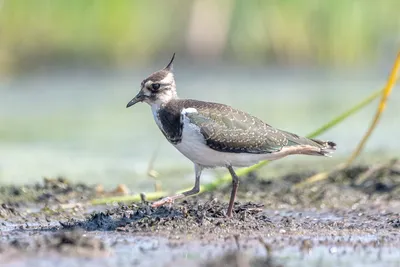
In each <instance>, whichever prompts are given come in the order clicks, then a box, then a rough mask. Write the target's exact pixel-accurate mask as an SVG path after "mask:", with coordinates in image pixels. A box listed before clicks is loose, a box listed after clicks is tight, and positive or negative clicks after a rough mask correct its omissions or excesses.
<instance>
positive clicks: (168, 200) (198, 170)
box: [151, 164, 203, 208]
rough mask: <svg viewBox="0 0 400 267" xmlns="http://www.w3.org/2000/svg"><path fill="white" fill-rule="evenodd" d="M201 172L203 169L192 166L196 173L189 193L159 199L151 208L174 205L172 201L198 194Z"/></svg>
mask: <svg viewBox="0 0 400 267" xmlns="http://www.w3.org/2000/svg"><path fill="white" fill-rule="evenodd" d="M202 170H203V167H201V166H199V165H197V164H195V165H194V171H195V173H196V181H195V183H194V187H193V188H192V189H190V190H189V191H185V192H183V193H180V194H176V195H173V196H170V197H164V198H163V199H160V200H158V201H156V202H154V203H153V204H152V205H151V206H152V207H153V208H156V207H160V206H162V205H164V204H165V203H174V201H175V200H177V199H180V198H184V197H188V196H192V195H195V194H197V193H199V192H200V176H201V172H202Z"/></svg>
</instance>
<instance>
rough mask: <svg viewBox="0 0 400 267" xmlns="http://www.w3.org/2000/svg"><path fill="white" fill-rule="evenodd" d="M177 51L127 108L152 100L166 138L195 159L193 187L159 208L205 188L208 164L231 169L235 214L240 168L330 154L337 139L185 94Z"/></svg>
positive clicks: (165, 200) (230, 210) (161, 202)
mask: <svg viewBox="0 0 400 267" xmlns="http://www.w3.org/2000/svg"><path fill="white" fill-rule="evenodd" d="M174 59H175V53H174V54H173V56H172V58H171V60H170V61H169V63H168V65H167V66H166V67H164V68H163V69H161V70H159V71H156V72H154V73H152V74H151V75H150V76H148V77H147V78H146V79H144V80H143V81H142V82H141V85H140V90H139V92H138V93H137V95H136V96H135V97H134V98H133V99H132V100H131V101H129V103H128V104H127V106H126V107H127V108H129V107H131V106H133V105H135V104H136V103H139V102H144V103H147V104H149V105H150V107H151V111H152V114H153V117H154V120H155V122H156V124H157V126H158V128H159V129H160V130H161V132H162V134H163V135H164V136H165V138H166V139H167V140H168V141H169V142H170V143H171V144H172V145H173V146H174V147H175V148H176V149H177V150H178V151H180V152H181V153H182V154H183V155H184V156H186V157H187V158H188V159H189V160H191V161H192V162H193V164H194V172H195V183H194V186H193V188H192V189H190V190H188V191H185V192H183V193H179V194H175V195H172V196H168V197H164V198H162V199H160V200H158V201H156V202H153V203H152V207H154V208H157V207H160V206H162V205H164V204H166V203H173V202H174V201H175V200H177V199H181V198H184V197H188V196H192V195H195V194H198V193H199V192H200V177H201V173H202V171H203V170H204V169H206V168H216V167H223V168H227V170H228V171H229V173H230V175H231V177H232V189H231V196H230V200H229V205H228V209H227V211H226V216H227V217H228V218H230V217H232V216H233V208H234V202H235V198H236V193H237V190H238V186H239V178H238V176H237V175H236V172H235V170H234V167H248V166H252V165H254V164H257V163H258V162H260V161H264V160H277V159H280V158H283V157H286V156H288V155H295V154H303V155H316V156H330V154H331V153H332V152H334V150H336V144H335V143H334V142H331V141H321V140H316V139H309V138H306V137H301V136H299V135H297V134H293V133H290V132H287V131H283V130H279V129H277V128H274V127H272V126H271V125H269V124H267V123H265V122H263V121H262V120H260V119H258V118H256V117H254V116H252V115H250V114H248V113H246V112H243V111H240V110H238V109H235V108H233V107H231V106H229V105H224V104H219V103H213V102H206V101H200V100H194V99H180V98H179V97H178V94H177V90H176V82H175V76H174V71H173V62H174Z"/></svg>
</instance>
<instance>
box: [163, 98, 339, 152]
mask: <svg viewBox="0 0 400 267" xmlns="http://www.w3.org/2000/svg"><path fill="white" fill-rule="evenodd" d="M185 110H187V111H190V112H183V111H185ZM183 115H184V116H186V117H187V119H188V122H189V123H191V124H193V125H195V126H196V127H198V129H199V131H200V133H201V134H202V135H203V137H204V139H205V142H206V144H207V146H209V147H210V148H211V149H214V150H216V151H219V152H229V153H251V154H266V153H275V152H279V151H281V150H282V148H284V147H292V146H311V147H314V148H316V150H315V151H314V152H313V153H311V154H321V155H325V154H326V153H327V151H328V150H329V149H334V146H335V144H334V143H332V142H323V141H319V140H313V139H308V138H304V137H300V136H298V135H296V134H292V133H289V132H286V131H282V130H278V129H276V128H274V127H272V126H270V125H268V124H266V123H264V122H263V121H262V120H260V119H258V118H256V117H254V116H252V115H250V114H248V113H246V112H243V111H240V110H237V109H234V108H232V107H230V106H228V105H224V104H219V103H212V102H204V101H198V100H191V99H173V100H171V101H170V102H168V103H167V104H165V105H164V106H163V107H162V108H161V109H160V111H159V112H158V117H159V120H160V122H161V123H162V125H163V129H162V131H163V133H164V135H165V136H166V137H167V139H168V140H169V141H170V142H171V143H174V144H177V143H179V142H180V141H181V139H182V129H183V127H184V125H183V124H184V120H183V119H182V116H183ZM304 154H307V153H304Z"/></svg>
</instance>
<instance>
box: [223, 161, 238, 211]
mask: <svg viewBox="0 0 400 267" xmlns="http://www.w3.org/2000/svg"><path fill="white" fill-rule="evenodd" d="M227 168H228V171H229V172H230V174H231V176H232V191H231V198H230V200H229V206H228V211H227V212H226V216H228V217H229V218H231V217H232V210H233V205H234V204H235V198H236V192H237V190H238V186H239V177H238V176H237V175H236V173H235V171H234V170H233V168H232V166H228V167H227Z"/></svg>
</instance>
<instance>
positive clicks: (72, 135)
mask: <svg viewBox="0 0 400 267" xmlns="http://www.w3.org/2000/svg"><path fill="white" fill-rule="evenodd" d="M161 65H162V64H161ZM157 68H159V66H152V67H147V68H146V69H141V70H129V71H128V70H125V71H109V70H108V71H105V70H102V71H101V70H97V71H88V70H81V69H76V70H62V71H59V70H46V69H45V70H43V71H40V72H37V73H36V74H31V75H21V76H18V77H14V78H12V79H11V78H10V79H8V80H3V81H1V82H0V99H1V100H0V102H1V104H0V183H27V182H33V181H39V180H40V179H41V177H43V176H56V175H63V176H66V177H68V178H69V179H71V180H73V181H79V180H80V181H82V180H83V181H86V182H87V183H102V184H104V185H106V186H115V184H116V183H125V184H127V185H128V186H129V187H130V188H134V190H148V189H151V188H152V181H151V180H150V179H146V170H147V168H148V163H149V160H150V158H151V157H152V154H153V153H154V151H155V150H156V149H157V147H158V146H159V144H160V149H159V152H158V155H157V159H156V161H155V165H154V168H155V169H156V170H157V171H160V172H161V178H162V179H165V181H166V182H167V183H168V184H171V186H173V185H175V186H176V184H177V183H178V184H180V183H186V184H191V183H192V180H193V177H192V176H193V171H192V163H191V162H190V161H188V160H187V159H186V158H184V157H183V156H182V155H180V154H179V152H177V151H175V149H174V148H173V147H172V146H171V145H169V144H168V143H167V142H166V141H165V140H164V137H163V136H162V134H161V133H160V131H159V130H158V129H157V127H156V125H155V123H154V121H153V118H152V115H151V112H150V109H149V107H147V106H146V105H145V104H141V105H137V106H135V107H132V108H130V109H126V108H125V105H126V103H127V102H128V101H129V100H130V99H131V98H132V97H133V96H134V95H135V94H136V93H137V91H138V89H139V84H140V81H141V80H142V79H143V78H144V77H146V76H147V75H148V74H149V73H151V72H152V71H154V70H156V69H157ZM175 72H176V79H177V86H178V91H179V93H180V96H181V97H182V98H195V99H202V100H208V101H215V102H223V103H226V104H230V105H233V106H234V107H236V108H239V109H243V110H246V111H248V112H249V113H251V114H253V115H256V116H258V117H260V118H261V119H263V120H264V121H266V122H268V123H269V124H271V125H273V126H275V127H278V128H281V129H285V130H288V131H292V132H295V133H298V134H301V135H306V134H307V133H309V132H311V131H313V130H314V129H316V128H317V127H319V126H320V125H322V124H323V123H325V122H327V121H328V120H329V119H332V118H333V117H335V116H336V115H338V114H339V113H341V112H343V111H344V110H346V109H347V108H349V107H351V106H352V105H353V104H354V103H356V102H358V101H359V100H360V99H361V98H363V97H365V96H367V95H368V94H370V93H371V92H372V91H374V90H376V89H379V88H380V87H382V86H383V85H384V82H385V79H386V76H387V75H386V71H385V70H384V68H382V69H380V70H365V71H358V72H356V71H354V70H341V71H333V70H320V69H318V70H317V69H307V70H301V69H267V68H255V67H254V68H245V67H231V66H206V65H204V66H197V67H195V66H193V65H191V64H189V63H182V64H176V68H175ZM396 91H397V90H396V89H395V90H394V93H393V95H392V96H391V99H390V102H389V104H388V107H387V112H386V113H385V115H384V116H383V118H382V120H381V122H380V126H379V129H378V130H377V131H376V132H375V133H374V134H373V136H372V138H371V140H370V142H369V143H368V145H367V149H366V151H367V153H369V154H373V155H375V154H377V153H382V151H384V153H385V155H386V154H387V155H389V156H390V155H398V151H399V149H400V143H399V142H395V141H394V140H397V137H398V134H399V130H400V129H399V124H398V116H397V115H398V113H399V112H400V106H399V105H395V103H397V102H398V101H400V94H397V93H396ZM375 107H376V103H375V104H374V105H371V106H370V107H368V108H367V109H365V110H363V111H362V112H360V113H359V114H357V115H356V116H354V117H353V118H351V119H349V120H348V121H346V122H345V123H343V124H341V125H339V126H337V127H335V128H334V129H332V130H331V131H329V132H328V133H326V134H324V135H323V136H322V137H321V138H323V139H331V140H334V141H335V142H337V143H338V151H337V153H336V156H337V157H340V156H343V155H346V154H347V153H348V152H350V151H351V150H352V149H353V148H354V147H355V146H356V144H357V142H358V140H359V139H360V137H361V136H362V134H363V132H364V131H365V129H366V128H367V127H368V125H369V123H370V120H371V116H372V115H373V112H374V110H375ZM391 140H393V141H391ZM321 160H322V161H326V159H310V160H309V162H310V163H312V164H314V163H315V164H319V162H321ZM307 161H308V158H307V159H306V162H307ZM177 176H178V177H181V178H180V179H176V177H177ZM212 176H213V174H210V175H208V177H207V176H205V177H204V179H203V181H207V180H209V179H211V178H212Z"/></svg>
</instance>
